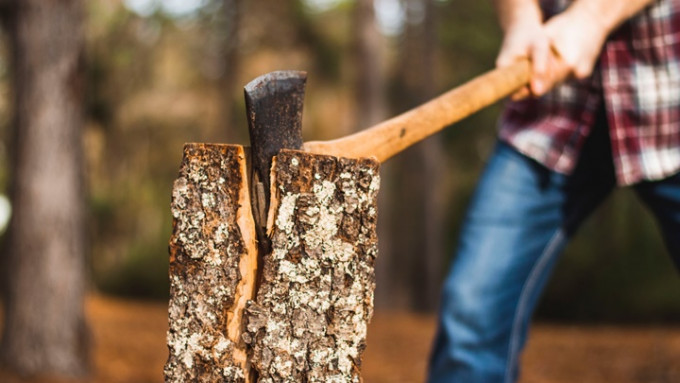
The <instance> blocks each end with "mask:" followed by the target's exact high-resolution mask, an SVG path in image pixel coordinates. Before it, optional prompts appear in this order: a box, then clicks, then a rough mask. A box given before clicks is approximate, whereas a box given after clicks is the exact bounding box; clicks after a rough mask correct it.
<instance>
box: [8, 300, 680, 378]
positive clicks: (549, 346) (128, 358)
mask: <svg viewBox="0 0 680 383" xmlns="http://www.w3.org/2000/svg"><path fill="white" fill-rule="evenodd" d="M87 314H88V319H89V321H90V324H91V327H92V333H93V346H94V348H93V355H94V361H93V362H94V369H93V374H92V376H91V377H90V378H89V379H84V380H79V381H75V380H55V379H45V378H33V379H19V378H18V377H16V376H13V375H11V374H9V373H7V372H5V371H2V370H0V382H3V383H29V382H30V383H38V382H40V383H84V382H88V383H90V382H92V383H123V382H125V383H147V382H148V383H152V382H162V381H163V377H162V370H163V364H164V363H165V359H166V358H167V348H166V346H165V331H166V329H167V306H166V305H165V304H162V303H148V302H138V301H129V300H123V299H119V298H111V297H105V296H93V297H91V298H90V299H88V301H87ZM434 326H435V318H434V317H433V316H431V315H415V314H411V313H388V312H378V313H376V315H375V317H374V319H373V321H372V322H371V326H370V328H369V331H368V348H367V349H366V354H365V360H364V366H363V368H362V370H363V374H362V375H363V377H364V380H365V381H366V382H367V383H387V382H389V383H400V382H404V383H406V382H422V381H423V380H424V379H423V377H424V374H425V367H426V363H427V355H428V352H429V347H430V341H431V338H432V336H433V333H434ZM548 382H550V383H567V382H569V383H572V382H580V383H605V382H607V383H609V382H617V383H634V382H636V383H637V382H645V383H671V382H680V327H614V326H606V327H603V326H598V327H582V326H565V325H547V324H538V325H536V326H534V328H533V331H532V334H531V338H530V340H529V344H528V348H527V352H526V354H525V356H524V360H523V370H522V383H548Z"/></svg>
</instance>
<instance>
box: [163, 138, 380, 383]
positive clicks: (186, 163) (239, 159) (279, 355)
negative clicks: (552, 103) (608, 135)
mask: <svg viewBox="0 0 680 383" xmlns="http://www.w3.org/2000/svg"><path fill="white" fill-rule="evenodd" d="M378 166H379V165H378V163H377V162H376V161H373V160H370V159H361V160H350V159H344V158H337V157H331V156H322V155H314V154H309V153H304V152H298V151H282V152H281V153H280V154H279V156H277V157H276V158H275V159H274V164H273V167H272V168H273V170H272V177H271V179H272V188H271V209H270V212H269V216H268V235H269V237H270V238H271V239H272V250H271V251H270V252H269V253H268V254H262V260H261V266H260V270H261V275H260V276H259V277H258V276H257V275H256V269H257V266H258V260H257V257H258V255H257V246H256V243H255V225H254V222H253V217H252V211H251V208H250V200H249V192H248V187H247V180H248V177H247V172H246V164H245V153H244V150H243V148H242V147H239V146H231V145H208V144H188V145H186V146H185V148H184V158H183V161H182V165H181V169H180V175H179V178H178V179H177V180H176V181H175V184H174V188H173V198H172V204H171V208H172V214H173V217H174V223H173V234H172V237H171V240H170V280H171V299H170V314H169V317H170V329H169V331H168V347H169V351H170V356H169V359H168V362H167V364H166V367H165V380H166V382H215V381H224V382H251V381H255V380H257V381H258V382H265V383H274V382H303V381H306V382H360V381H361V376H360V366H361V357H362V353H363V350H364V348H365V342H366V328H367V325H368V322H369V320H370V318H371V316H372V313H373V292H374V288H375V276H374V263H375V258H376V256H377V235H376V222H377V194H378V186H379V182H380V180H379V175H378ZM258 279H259V281H258ZM256 282H259V288H258V292H257V297H256V299H254V300H249V299H253V298H255V295H254V293H255V284H256ZM244 310H245V311H244Z"/></svg>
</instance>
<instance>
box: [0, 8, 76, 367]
mask: <svg viewBox="0 0 680 383" xmlns="http://www.w3.org/2000/svg"><path fill="white" fill-rule="evenodd" d="M12 11H13V14H12V16H11V17H10V18H9V25H8V27H9V34H10V36H11V40H12V48H13V54H14V67H13V69H14V102H15V104H14V111H15V116H14V118H15V126H14V132H13V133H14V136H13V150H14V153H13V168H12V170H13V172H12V174H13V179H12V188H11V196H12V204H13V208H14V214H13V217H12V220H11V223H10V228H9V233H8V257H9V259H8V269H9V270H10V272H9V277H8V278H9V280H8V289H7V292H6V297H5V298H6V299H5V302H4V305H5V329H4V334H3V341H2V346H1V352H0V355H1V356H2V360H3V361H4V362H5V363H6V364H7V365H8V366H9V367H10V368H12V369H14V370H17V371H19V372H21V373H28V374H33V373H39V372H40V373H43V372H44V373H59V374H67V375H79V374H83V373H84V372H85V371H86V367H87V360H88V359H87V355H88V352H87V351H88V347H87V336H86V332H87V331H86V327H85V320H84V313H83V298H84V293H85V273H84V271H85V266H84V263H85V240H84V235H85V232H84V205H83V200H84V190H83V174H82V148H81V136H80V133H81V128H82V124H83V122H82V114H83V110H82V98H83V95H82V92H83V89H82V88H83V84H82V81H83V66H82V64H83V62H82V58H83V57H82V50H83V31H82V17H83V15H82V9H81V3H80V1H78V0H62V1H44V0H24V1H17V2H16V3H15V5H14V8H13V10H12Z"/></svg>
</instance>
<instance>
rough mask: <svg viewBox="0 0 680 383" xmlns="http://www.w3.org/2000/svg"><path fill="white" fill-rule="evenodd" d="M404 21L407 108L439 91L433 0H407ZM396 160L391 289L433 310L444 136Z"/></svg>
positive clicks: (398, 98)
mask: <svg viewBox="0 0 680 383" xmlns="http://www.w3.org/2000/svg"><path fill="white" fill-rule="evenodd" d="M403 8H404V10H405V27H404V32H403V35H402V37H401V39H402V41H401V46H400V48H401V51H400V52H399V60H398V63H397V66H396V78H395V83H394V85H393V86H394V91H393V92H392V94H393V95H395V98H394V99H393V102H394V105H395V109H396V110H398V111H404V110H406V109H409V108H412V107H414V106H416V105H418V104H420V103H422V102H424V101H427V100H428V99H429V98H431V97H433V96H434V95H435V92H436V88H435V77H434V76H435V73H436V65H435V55H436V47H437V45H436V44H437V35H436V31H437V30H436V25H435V24H436V23H435V14H434V9H433V8H434V3H433V1H432V0H403ZM394 161H395V166H396V167H397V169H396V170H395V173H394V174H395V179H394V181H393V182H394V183H395V184H396V185H395V186H396V187H395V190H397V191H398V192H396V194H397V195H396V196H395V197H394V200H393V206H392V209H394V211H393V212H392V213H391V214H392V215H393V216H394V218H392V219H390V221H391V222H392V224H393V227H392V230H393V233H394V234H393V236H392V240H393V243H392V250H391V251H392V252H391V254H390V263H391V265H390V266H391V267H390V268H391V272H392V274H393V281H392V283H393V286H392V287H391V288H390V291H392V292H393V294H394V298H393V299H395V300H396V301H395V303H394V304H396V305H398V306H406V307H408V308H412V309H415V310H419V311H429V310H434V309H435V308H436V305H437V297H438V296H439V287H440V281H441V278H442V267H441V265H442V264H443V263H444V260H445V258H444V253H445V252H444V249H443V237H442V233H443V230H444V227H443V225H444V219H443V218H444V211H446V208H445V207H444V205H445V203H444V200H443V198H442V190H443V189H442V188H443V186H444V184H445V181H444V179H445V177H446V176H445V174H444V155H443V148H442V143H441V136H440V135H435V136H433V137H430V138H429V139H427V140H425V141H423V142H421V143H419V144H418V145H416V146H414V147H412V148H410V149H408V150H406V151H405V152H404V153H403V154H402V155H400V156H399V157H398V158H397V159H395V160H394ZM399 295H401V297H399Z"/></svg>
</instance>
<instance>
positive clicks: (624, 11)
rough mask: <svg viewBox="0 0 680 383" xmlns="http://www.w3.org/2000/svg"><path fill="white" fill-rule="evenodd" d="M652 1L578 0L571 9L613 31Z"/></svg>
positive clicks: (608, 30)
mask: <svg viewBox="0 0 680 383" xmlns="http://www.w3.org/2000/svg"><path fill="white" fill-rule="evenodd" d="M498 1H502V0H498ZM652 2H654V0H614V1H612V0H576V1H574V2H573V4H572V5H571V6H570V8H571V9H570V10H572V11H576V12H582V13H583V14H584V16H586V17H589V18H590V19H591V21H592V22H596V23H600V24H601V26H602V27H603V28H604V29H605V30H606V31H607V32H608V33H611V32H612V31H613V30H614V29H616V27H618V26H619V25H621V24H622V23H623V22H625V21H626V20H628V19H629V18H631V17H632V16H634V15H635V14H636V13H638V12H640V11H641V10H642V9H643V8H644V7H646V6H647V5H649V4H651V3H652Z"/></svg>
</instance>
